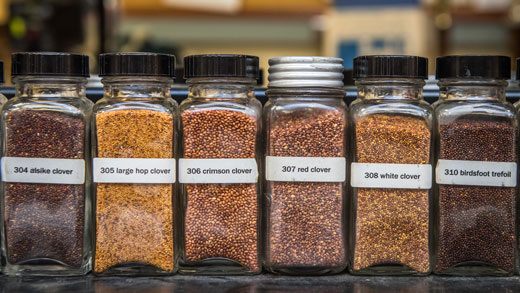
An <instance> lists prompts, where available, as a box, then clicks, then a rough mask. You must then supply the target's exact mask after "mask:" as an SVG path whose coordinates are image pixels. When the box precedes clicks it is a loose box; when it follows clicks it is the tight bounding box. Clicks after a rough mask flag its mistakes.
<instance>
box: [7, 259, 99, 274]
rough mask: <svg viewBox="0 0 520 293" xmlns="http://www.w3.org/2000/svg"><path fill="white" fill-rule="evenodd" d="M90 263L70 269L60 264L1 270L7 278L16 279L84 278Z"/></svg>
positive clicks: (11, 266)
mask: <svg viewBox="0 0 520 293" xmlns="http://www.w3.org/2000/svg"><path fill="white" fill-rule="evenodd" d="M90 268H91V266H90V262H89V263H86V264H84V265H82V266H81V267H78V268H71V267H68V266H65V265H60V264H49V265H29V264H23V265H12V264H6V265H5V266H4V267H3V268H2V273H3V274H5V275H7V276H16V277H36V276H40V277H43V276H47V277H68V276H84V275H86V274H87V273H88V272H90Z"/></svg>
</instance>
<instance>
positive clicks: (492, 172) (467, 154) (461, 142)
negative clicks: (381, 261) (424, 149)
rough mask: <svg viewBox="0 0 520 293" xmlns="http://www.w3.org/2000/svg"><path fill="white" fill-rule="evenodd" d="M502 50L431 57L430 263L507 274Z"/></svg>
mask: <svg viewBox="0 0 520 293" xmlns="http://www.w3.org/2000/svg"><path fill="white" fill-rule="evenodd" d="M510 62H511V60H510V58H509V57H506V56H489V55H487V56H486V55H478V56H445V57H441V58H437V78H438V79H439V88H440V93H441V94H440V100H439V101H437V102H436V103H435V104H434V110H435V120H436V124H435V131H436V135H437V137H438V141H437V146H436V147H437V150H436V152H437V167H436V182H437V184H438V187H437V193H436V205H437V207H436V208H437V215H438V217H437V222H436V223H435V229H436V233H435V235H436V239H435V244H436V254H435V259H436V261H435V268H434V271H435V273H437V274H448V275H512V274H513V272H514V271H515V266H516V261H515V258H516V256H517V245H518V244H517V236H516V226H515V225H516V224H515V223H516V212H517V188H516V186H517V182H516V181H517V151H518V149H517V136H518V121H517V115H516V111H515V109H514V107H513V105H511V104H510V103H509V102H507V101H506V99H505V88H506V86H507V84H508V83H507V80H508V79H509V78H510V75H511V65H510Z"/></svg>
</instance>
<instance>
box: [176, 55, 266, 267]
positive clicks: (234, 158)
mask: <svg viewBox="0 0 520 293" xmlns="http://www.w3.org/2000/svg"><path fill="white" fill-rule="evenodd" d="M184 68H185V77H186V78H187V83H188V86H189V88H188V98H187V99H186V100H184V101H183V102H182V103H181V105H180V123H179V125H180V131H179V134H180V149H181V153H180V156H179V157H180V159H179V183H180V185H181V190H182V195H181V202H182V203H181V205H180V206H181V207H182V211H181V212H182V214H181V220H180V221H178V223H179V225H180V227H179V231H181V236H180V237H179V244H180V245H179V252H180V264H179V272H180V273H183V274H222V275H229V274H257V273H260V272H261V260H260V240H259V239H260V231H259V225H260V198H259V192H260V189H259V184H258V177H259V167H258V165H259V155H260V148H261V147H260V130H261V121H262V120H261V113H262V106H261V104H260V102H259V101H258V100H256V99H255V96H254V90H253V89H254V86H255V85H256V78H257V77H258V57H254V56H245V55H195V56H188V57H186V58H185V59H184Z"/></svg>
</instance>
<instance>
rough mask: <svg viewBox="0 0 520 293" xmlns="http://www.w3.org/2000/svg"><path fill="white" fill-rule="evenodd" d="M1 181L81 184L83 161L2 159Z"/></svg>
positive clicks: (83, 177) (83, 178)
mask: <svg viewBox="0 0 520 293" xmlns="http://www.w3.org/2000/svg"><path fill="white" fill-rule="evenodd" d="M2 181H4V182H19V183H48V184H83V183H85V160H82V159H48V158H20V157H4V158H2Z"/></svg>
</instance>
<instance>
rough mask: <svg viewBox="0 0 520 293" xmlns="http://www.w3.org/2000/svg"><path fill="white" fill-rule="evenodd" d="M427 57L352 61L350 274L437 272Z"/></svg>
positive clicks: (375, 58)
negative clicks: (433, 251)
mask: <svg viewBox="0 0 520 293" xmlns="http://www.w3.org/2000/svg"><path fill="white" fill-rule="evenodd" d="M427 77H428V60H427V59H426V58H423V57H417V56H400V55H397V56H391V55H390V56H385V55H379V56H360V57H357V58H355V59H354V78H355V80H356V86H357V89H358V97H357V99H356V100H355V101H354V102H353V103H352V104H351V106H350V112H349V119H350V125H351V126H352V128H351V129H350V143H351V149H352V153H351V155H352V163H351V172H350V178H351V180H350V181H351V186H352V189H351V190H352V194H351V196H352V206H351V217H352V222H351V224H352V226H351V229H350V239H351V241H350V243H351V247H350V254H349V256H350V258H349V259H350V266H349V270H350V272H351V273H352V274H364V275H426V274H428V273H430V271H431V241H430V238H431V232H430V223H431V220H432V213H431V204H430V202H431V188H432V165H431V161H432V158H433V156H432V151H431V149H432V141H433V135H432V124H433V122H432V120H433V111H432V108H431V106H430V105H429V104H428V103H426V102H425V101H424V100H423V97H422V88H423V86H424V84H425V82H424V80H425V79H427Z"/></svg>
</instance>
